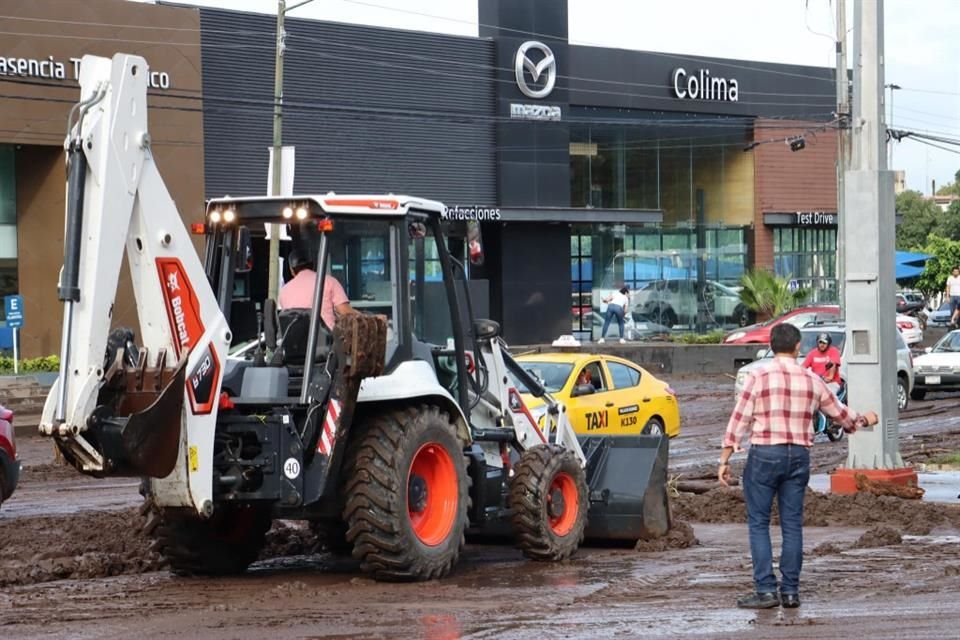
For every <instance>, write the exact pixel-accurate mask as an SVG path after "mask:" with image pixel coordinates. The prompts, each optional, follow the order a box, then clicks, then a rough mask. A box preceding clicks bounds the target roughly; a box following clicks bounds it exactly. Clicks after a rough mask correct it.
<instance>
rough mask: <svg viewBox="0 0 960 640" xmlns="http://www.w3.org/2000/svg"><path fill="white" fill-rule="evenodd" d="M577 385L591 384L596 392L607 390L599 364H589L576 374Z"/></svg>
mask: <svg viewBox="0 0 960 640" xmlns="http://www.w3.org/2000/svg"><path fill="white" fill-rule="evenodd" d="M576 384H577V385H581V384H592V385H593V388H594V389H595V390H596V391H606V390H607V389H609V386H608V385H607V382H606V378H605V376H604V375H603V370H602V369H601V368H600V363H599V362H591V363H590V364H588V365H587V366H585V367H584V368H582V369H580V371H579V372H578V373H577V381H576Z"/></svg>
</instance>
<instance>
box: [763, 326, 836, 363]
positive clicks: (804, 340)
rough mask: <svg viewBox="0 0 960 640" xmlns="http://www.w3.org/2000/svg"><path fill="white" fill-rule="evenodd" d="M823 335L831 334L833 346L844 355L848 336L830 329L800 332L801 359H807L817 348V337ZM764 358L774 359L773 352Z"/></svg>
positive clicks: (768, 350) (767, 353)
mask: <svg viewBox="0 0 960 640" xmlns="http://www.w3.org/2000/svg"><path fill="white" fill-rule="evenodd" d="M821 333H827V334H830V339H831V340H833V342H832V346H834V347H836V348H837V350H838V351H840V352H841V353H843V342H844V340H845V339H846V334H844V332H843V331H841V330H838V329H830V330H828V331H801V332H800V357H801V358H805V357H806V355H807V354H808V353H810V351H812V350H813V349H816V348H817V336H819V335H820V334H821ZM763 357H764V358H772V357H773V350H772V349H767V352H766V353H765V354H763Z"/></svg>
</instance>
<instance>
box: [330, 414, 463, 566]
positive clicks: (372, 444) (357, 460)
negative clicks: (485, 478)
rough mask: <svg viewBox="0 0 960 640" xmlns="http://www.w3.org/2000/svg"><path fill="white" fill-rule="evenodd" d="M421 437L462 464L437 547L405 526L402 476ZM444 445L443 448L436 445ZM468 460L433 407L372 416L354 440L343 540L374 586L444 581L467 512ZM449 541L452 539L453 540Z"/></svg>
mask: <svg viewBox="0 0 960 640" xmlns="http://www.w3.org/2000/svg"><path fill="white" fill-rule="evenodd" d="M425 431H432V432H433V433H434V435H432V436H431V437H430V439H431V440H433V441H436V442H438V443H440V444H444V446H445V447H446V448H447V450H448V452H449V453H450V454H451V455H452V456H453V457H454V462H455V463H456V462H457V461H458V460H460V461H462V464H460V465H459V466H458V467H457V468H458V471H459V474H460V482H459V484H460V487H459V488H460V494H459V495H460V503H459V513H458V514H457V520H456V522H455V523H454V526H453V529H452V530H451V534H450V538H448V541H447V542H445V543H442V544H441V545H437V547H426V546H425V545H423V544H421V543H420V541H419V540H418V539H417V538H416V535H415V534H414V533H413V531H412V529H411V528H410V526H409V522H408V521H409V516H408V514H407V503H406V479H407V470H408V469H409V467H410V464H411V462H412V459H411V458H412V456H413V454H414V453H415V452H416V450H417V448H418V447H417V446H416V443H417V441H418V439H419V438H421V437H422V434H423V433H424V432H425ZM441 440H446V441H447V442H446V443H443V442H440V441H441ZM466 467H467V459H466V457H465V456H463V453H462V444H461V443H460V441H459V440H458V439H457V435H456V428H455V426H454V424H453V423H452V422H451V420H450V416H449V415H448V414H447V413H445V412H443V411H441V410H440V409H439V408H438V407H436V406H432V405H418V406H410V407H404V408H398V409H393V410H390V411H385V412H382V413H379V414H375V415H372V416H371V417H370V418H369V419H368V420H367V421H366V424H364V425H363V430H362V431H359V432H358V433H356V434H355V436H354V438H353V439H352V441H351V443H350V445H349V448H348V452H347V458H346V474H345V478H346V484H345V500H344V503H345V506H344V510H343V521H344V522H345V523H347V530H346V541H347V542H348V543H349V544H351V545H352V546H353V557H354V558H356V559H357V560H359V561H360V568H361V569H362V570H363V571H365V572H367V573H370V574H372V576H373V577H374V578H375V579H377V580H384V581H391V582H399V581H412V580H433V579H436V578H442V577H443V576H445V575H447V574H448V573H449V572H450V570H451V569H452V568H453V566H454V565H455V564H456V562H457V559H458V558H459V555H460V550H461V549H462V547H463V545H464V531H465V529H466V526H467V512H468V509H469V507H470V495H469V487H470V478H469V476H468V475H467V471H466ZM454 537H455V538H456V539H455V540H454Z"/></svg>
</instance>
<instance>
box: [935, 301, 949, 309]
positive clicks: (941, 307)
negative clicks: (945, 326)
mask: <svg viewBox="0 0 960 640" xmlns="http://www.w3.org/2000/svg"><path fill="white" fill-rule="evenodd" d="M950 304H951V303H950V302H944V303H943V304H942V305H940V308H939V309H937V311H950Z"/></svg>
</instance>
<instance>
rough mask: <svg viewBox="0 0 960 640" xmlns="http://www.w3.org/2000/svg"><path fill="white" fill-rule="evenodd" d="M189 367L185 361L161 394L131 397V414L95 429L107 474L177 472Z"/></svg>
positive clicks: (98, 424) (158, 475) (126, 399)
mask: <svg viewBox="0 0 960 640" xmlns="http://www.w3.org/2000/svg"><path fill="white" fill-rule="evenodd" d="M186 364H187V359H186V358H184V359H183V361H182V362H181V363H180V365H179V366H178V367H177V368H176V369H175V370H173V371H172V373H173V375H172V376H171V377H170V378H169V379H168V380H166V384H164V385H163V386H162V387H161V389H160V390H159V391H158V392H155V393H146V392H139V393H137V392H132V393H129V394H127V395H126V397H124V399H123V402H122V403H121V406H123V405H126V406H127V408H128V409H129V410H130V413H129V414H128V415H126V416H123V417H109V418H104V419H101V420H98V421H96V423H95V424H94V425H93V426H92V428H91V431H92V432H93V433H94V434H96V438H97V441H98V442H99V444H100V449H101V453H102V454H103V456H104V458H105V461H106V464H105V471H106V475H110V476H132V477H143V476H149V477H151V478H164V477H166V476H168V475H170V472H171V471H173V468H174V466H175V465H176V463H177V457H178V455H179V453H180V426H181V422H182V419H183V418H182V415H181V414H182V411H183V399H184V384H185V381H186ZM147 403H149V404H147ZM144 404H145V405H146V406H143V405H144ZM138 405H139V406H138ZM137 409H139V410H137Z"/></svg>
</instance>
